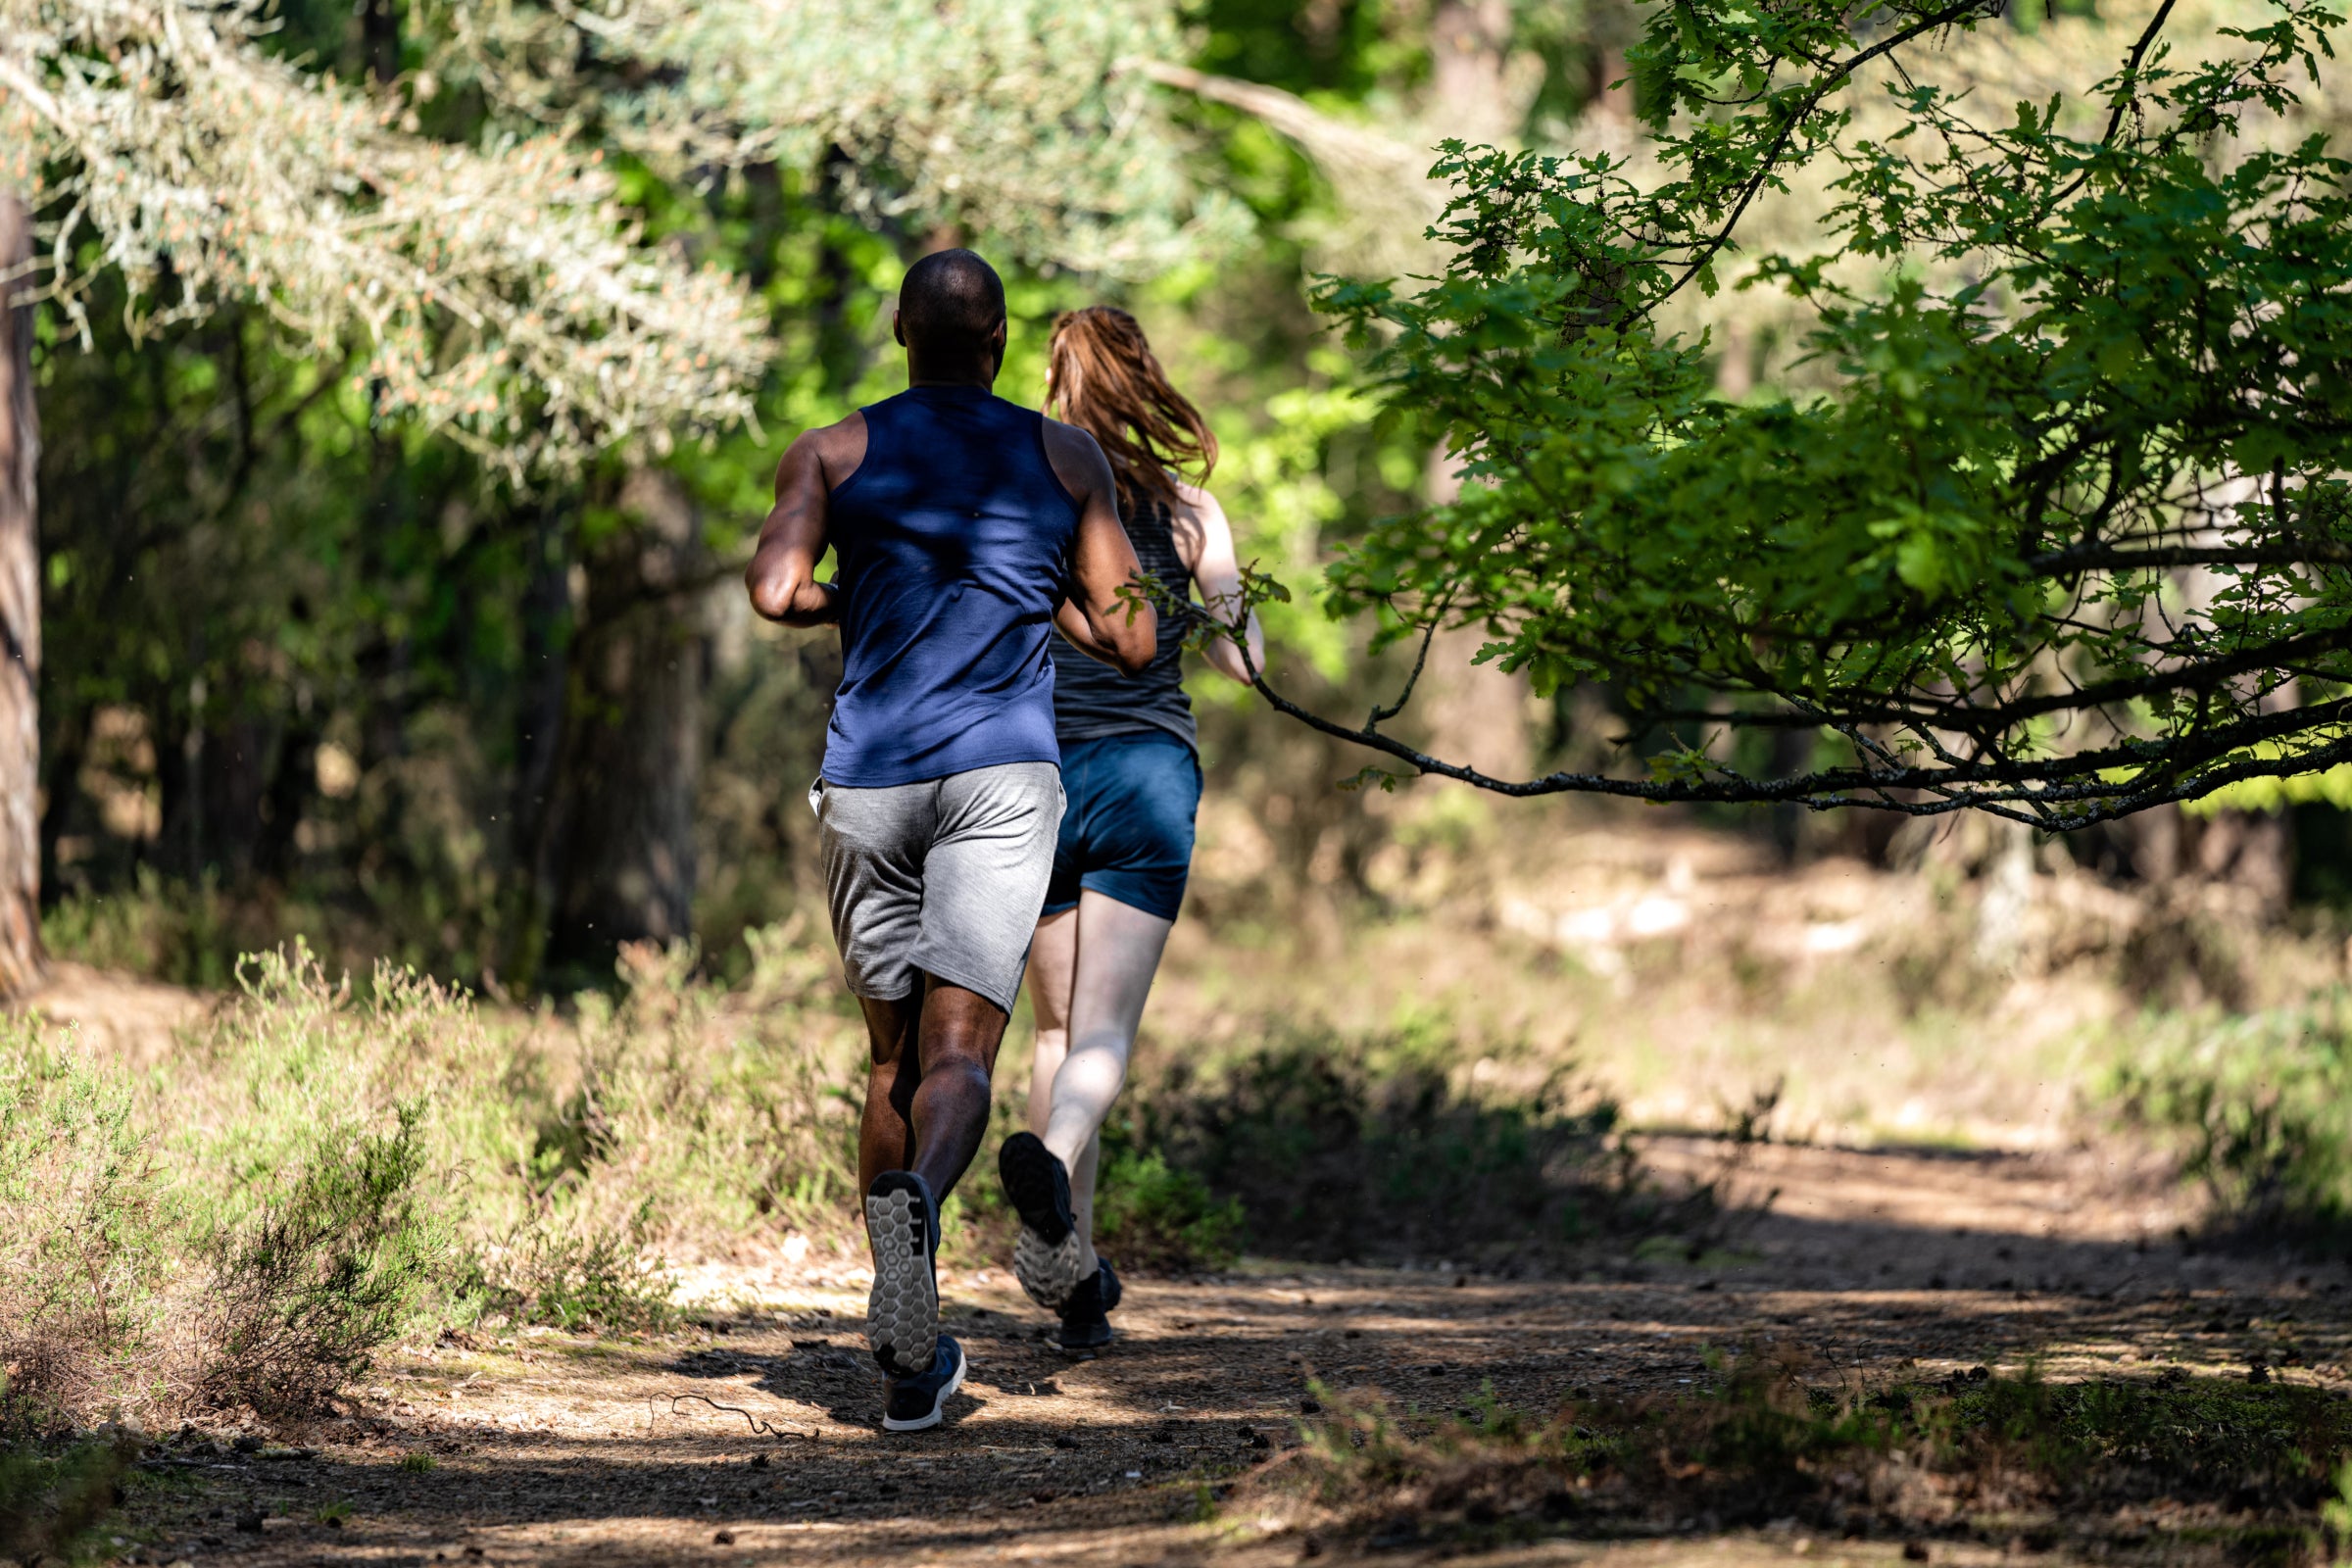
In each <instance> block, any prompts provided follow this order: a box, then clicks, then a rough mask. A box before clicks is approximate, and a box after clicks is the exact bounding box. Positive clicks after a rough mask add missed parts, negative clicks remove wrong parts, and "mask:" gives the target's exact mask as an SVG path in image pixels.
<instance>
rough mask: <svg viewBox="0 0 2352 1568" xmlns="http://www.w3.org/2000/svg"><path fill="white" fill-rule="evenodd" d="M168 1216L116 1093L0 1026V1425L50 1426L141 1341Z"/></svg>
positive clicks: (33, 1039) (58, 1053) (161, 1272)
mask: <svg viewBox="0 0 2352 1568" xmlns="http://www.w3.org/2000/svg"><path fill="white" fill-rule="evenodd" d="M167 1210H168V1204H167V1202H166V1199H165V1195H164V1190H163V1182H162V1178H161V1176H160V1174H159V1171H158V1167H157V1162H156V1159H155V1155H154V1151H153V1148H152V1144H151V1140H150V1139H149V1137H148V1136H147V1134H146V1133H145V1132H144V1131H142V1130H141V1129H140V1128H139V1127H138V1126H137V1125H136V1124H135V1121H134V1104H133V1097H132V1095H131V1094H130V1092H129V1091H128V1089H127V1088H125V1087H123V1086H122V1085H119V1084H112V1083H109V1082H107V1081H106V1080H105V1079H103V1078H102V1077H101V1076H100V1075H99V1074H98V1073H97V1072H96V1071H95V1070H93V1068H92V1067H91V1065H90V1064H89V1063H88V1062H87V1061H85V1060H84V1059H83V1058H82V1056H81V1055H80V1054H79V1053H78V1052H76V1051H74V1050H73V1042H72V1041H71V1040H70V1039H52V1038H50V1037H48V1036H47V1035H46V1034H45V1033H44V1032H43V1031H42V1029H41V1028H40V1026H39V1025H38V1024H37V1023H36V1022H33V1021H30V1020H25V1019H12V1020H9V1021H7V1022H6V1023H5V1024H4V1025H0V1367H4V1368H5V1369H6V1374H7V1375H6V1377H5V1381H4V1384H0V1431H14V1432H25V1431H39V1430H42V1429H44V1428H47V1427H49V1426H52V1425H55V1424H58V1423H59V1422H61V1421H62V1420H63V1419H64V1418H65V1417H66V1416H67V1415H68V1414H70V1413H71V1412H72V1411H73V1410H74V1409H76V1408H78V1407H79V1406H80V1405H81V1404H82V1403H84V1402H85V1401H86V1400H87V1399H88V1398H89V1397H90V1396H91V1395H92V1394H93V1393H94V1392H95V1391H96V1390H97V1389H98V1388H99V1387H100V1386H101V1385H103V1384H104V1383H106V1382H107V1381H108V1375H107V1373H106V1371H105V1370H104V1369H105V1368H106V1367H107V1366H109V1365H110V1364H114V1363H118V1362H120V1361H122V1360H123V1359H124V1358H126V1357H133V1356H136V1355H138V1354H140V1353H142V1352H143V1351H144V1350H145V1349H146V1348H147V1347H148V1345H149V1342H150V1339H151V1337H152V1331H153V1329H154V1327H155V1324H156V1320H157V1317H158V1314H159V1311H160V1305H159V1294H160V1292H161V1291H162V1289H163V1288H164V1286H165V1284H166V1282H167V1280H168V1278H169V1269H168V1267H166V1266H164V1264H165V1260H166V1236H165V1233H166V1231H167V1229H168V1212H167Z"/></svg>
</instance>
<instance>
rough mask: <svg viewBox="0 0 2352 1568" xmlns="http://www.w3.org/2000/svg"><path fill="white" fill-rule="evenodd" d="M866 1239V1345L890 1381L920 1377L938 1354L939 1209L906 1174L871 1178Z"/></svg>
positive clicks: (922, 1186)
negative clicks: (870, 1253) (870, 1284)
mask: <svg viewBox="0 0 2352 1568" xmlns="http://www.w3.org/2000/svg"><path fill="white" fill-rule="evenodd" d="M865 1234H866V1238H867V1240H869V1241H870V1242H871V1243H872V1244H873V1249H874V1291H873V1295H872V1296H871V1297H869V1298H868V1299H867V1300H866V1307H865V1343H866V1345H867V1346H868V1347H870V1348H872V1350H873V1352H874V1359H875V1360H876V1361H878V1362H880V1363H881V1366H882V1370H883V1372H884V1373H885V1374H887V1375H888V1376H890V1377H892V1378H909V1377H920V1376H922V1375H923V1374H924V1373H925V1372H927V1371H928V1370H929V1369H930V1367H931V1364H932V1361H933V1359H934V1357H935V1356H936V1355H937V1353H938V1350H939V1279H938V1275H937V1272H936V1259H937V1258H938V1255H939V1204H938V1202H937V1201H935V1200H934V1199H933V1198H932V1197H931V1189H930V1187H929V1186H928V1185H927V1184H926V1183H925V1182H924V1181H923V1179H922V1178H921V1177H920V1176H917V1175H916V1174H915V1173H914V1172H912V1171H910V1170H886V1171H884V1172H883V1173H882V1174H881V1175H879V1176H877V1177H875V1178H874V1185H873V1186H872V1187H871V1188H870V1189H868V1190H867V1192H866V1195H865ZM959 1375H960V1374H959Z"/></svg>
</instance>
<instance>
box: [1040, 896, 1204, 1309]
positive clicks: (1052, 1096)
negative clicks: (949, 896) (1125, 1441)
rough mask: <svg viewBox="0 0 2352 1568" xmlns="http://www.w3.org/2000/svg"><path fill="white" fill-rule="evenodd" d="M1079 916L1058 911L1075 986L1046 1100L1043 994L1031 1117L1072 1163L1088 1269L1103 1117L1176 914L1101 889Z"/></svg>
mask: <svg viewBox="0 0 2352 1568" xmlns="http://www.w3.org/2000/svg"><path fill="white" fill-rule="evenodd" d="M1075 915H1076V918H1075V919H1074V920H1073V919H1071V918H1070V916H1069V915H1057V916H1054V919H1055V920H1058V921H1066V922H1068V923H1069V924H1070V925H1072V926H1074V927H1075V930H1074V931H1073V932H1072V933H1071V935H1072V936H1073V937H1074V938H1075V940H1074V941H1073V942H1071V943H1070V949H1071V950H1074V951H1071V959H1072V961H1070V962H1069V965H1068V968H1067V969H1066V971H1063V972H1066V973H1067V975H1068V977H1069V978H1068V981H1067V983H1066V989H1062V988H1060V987H1058V986H1057V987H1056V990H1057V994H1058V997H1062V998H1067V1003H1066V1006H1065V1008H1063V1009H1061V1010H1059V1011H1058V1012H1057V1015H1056V1016H1055V1017H1054V1019H1053V1020H1052V1021H1053V1022H1054V1024H1056V1025H1057V1026H1058V1027H1057V1028H1056V1029H1055V1031H1054V1034H1055V1038H1054V1046H1053V1055H1054V1057H1055V1058H1057V1059H1056V1060H1055V1061H1054V1066H1053V1078H1052V1084H1051V1088H1050V1090H1049V1092H1048V1093H1047V1094H1046V1095H1045V1096H1043V1097H1042V1098H1043V1100H1044V1102H1045V1103H1044V1104H1043V1105H1042V1106H1041V1104H1040V1103H1039V1102H1040V1099H1041V1096H1040V1095H1039V1092H1038V1091H1039V1088H1040V1085H1041V1082H1042V1081H1043V1079H1044V1075H1045V1073H1046V1071H1047V1063H1048V1051H1047V1043H1046V1035H1047V1024H1048V1017H1047V1012H1046V1007H1045V1005H1044V1004H1043V1002H1042V1000H1039V1002H1038V1031H1037V1032H1038V1052H1037V1066H1036V1068H1035V1069H1034V1070H1033V1072H1032V1075H1031V1077H1030V1089H1029V1124H1030V1127H1031V1129H1032V1130H1034V1131H1035V1132H1036V1133H1037V1135H1038V1136H1039V1137H1041V1138H1043V1139H1044V1140H1045V1142H1046V1147H1047V1148H1048V1149H1050V1150H1052V1151H1053V1152H1054V1154H1055V1155H1056V1156H1058V1157H1059V1158H1060V1160H1061V1162H1062V1164H1063V1165H1064V1166H1066V1167H1067V1168H1068V1170H1069V1173H1070V1206H1071V1209H1072V1211H1073V1213H1074V1215H1075V1217H1076V1219H1077V1221H1078V1234H1079V1235H1081V1236H1083V1237H1085V1238H1086V1252H1085V1255H1084V1256H1083V1257H1082V1258H1081V1259H1080V1268H1081V1270H1082V1277H1083V1274H1087V1273H1092V1272H1093V1270H1094V1267H1095V1247H1094V1235H1095V1176H1096V1167H1097V1166H1098V1165H1099V1164H1100V1163H1101V1157H1102V1156H1101V1151H1102V1140H1101V1137H1100V1135H1101V1132H1102V1129H1103V1119H1104V1118H1105V1117H1107V1116H1108V1115H1109V1114H1110V1106H1111V1103H1112V1102H1113V1101H1115V1100H1116V1099H1117V1098H1118V1095H1119V1090H1120V1089H1121V1088H1122V1087H1123V1086H1124V1085H1125V1084H1126V1081H1127V1059H1128V1055H1129V1054H1130V1053H1131V1052H1132V1051H1133V1050H1134V1049H1135V1033H1136V1030H1137V1028H1138V1027H1139V1026H1140V1025H1141V1024H1142V1023H1143V1018H1144V1003H1145V1001H1146V1000H1147V999H1149V998H1150V996H1151V994H1152V976H1153V975H1154V974H1156V973H1157V972H1158V970H1159V957H1160V954H1161V952H1162V951H1163V950H1164V949H1165V948H1166V947H1167V942H1168V932H1169V930H1170V929H1171V928H1172V927H1173V926H1174V925H1175V922H1174V921H1172V920H1163V919H1161V918H1160V917H1159V916H1158V915H1155V914H1146V913H1145V912H1144V911H1143V910H1141V909H1138V908H1136V907H1134V906H1132V905H1126V904H1121V903H1120V902H1119V901H1118V900H1116V899H1112V898H1106V897H1104V896H1103V894H1100V893H1094V892H1082V893H1080V894H1079V895H1078V907H1077V909H1076V911H1075ZM1049 923H1051V922H1047V921H1041V922H1039V925H1038V944H1039V947H1043V946H1044V945H1046V943H1047V940H1048V938H1047V931H1046V927H1047V925H1048V924H1049ZM1063 940H1065V939H1063V938H1062V937H1061V934H1060V933H1059V932H1055V933H1054V946H1055V948H1056V952H1055V955H1054V958H1052V959H1049V960H1048V961H1049V966H1052V965H1053V964H1054V962H1056V961H1057V960H1059V958H1060V956H1061V951H1062V950H1061V948H1060V944H1061V942H1062V941H1063ZM1038 951H1039V948H1038V947H1033V948H1031V950H1030V958H1029V962H1030V966H1031V971H1032V973H1035V972H1036V968H1037V962H1038ZM1044 994H1045V993H1044V988H1040V989H1039V990H1038V991H1035V992H1033V993H1032V999H1033V1000H1038V999H1042V998H1043V996H1044ZM1041 1110H1042V1111H1043V1115H1042V1116H1041V1115H1040V1111H1041Z"/></svg>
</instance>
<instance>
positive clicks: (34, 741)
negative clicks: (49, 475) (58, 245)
mask: <svg viewBox="0 0 2352 1568" xmlns="http://www.w3.org/2000/svg"><path fill="white" fill-rule="evenodd" d="M31 262H32V215H31V214H30V213H28V212H26V211H25V204H24V203H22V202H20V201H18V200H17V199H16V198H15V197H13V196H0V275H5V276H7V277H11V278H16V277H21V276H23V275H24V274H25V272H26V271H28V270H29V269H30V267H31ZM40 451H41V432H40V419H39V416H38V414H37V413H36V412H35V410H34V408H33V401H32V307H31V306H30V305H5V304H0V646H4V647H5V650H6V653H7V656H8V658H7V662H6V667H5V668H4V669H0V997H20V996H23V995H24V994H25V992H27V991H29V990H30V989H31V988H32V986H33V985H34V984H35V982H37V981H38V980H39V979H40V976H41V808H40V797H41V723H40V715H41V709H40V673H41V579H40V534H39V532H38V530H37V528H36V526H35V519H36V512H35V508H34V502H35V498H36V496H35V487H34V475H35V474H36V473H37V471H38V464H39V461H40Z"/></svg>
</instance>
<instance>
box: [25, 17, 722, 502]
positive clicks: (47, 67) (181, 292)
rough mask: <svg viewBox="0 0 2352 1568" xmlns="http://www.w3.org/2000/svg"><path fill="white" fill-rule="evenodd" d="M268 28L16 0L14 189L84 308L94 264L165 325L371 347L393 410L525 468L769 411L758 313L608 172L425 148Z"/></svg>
mask: <svg viewBox="0 0 2352 1568" xmlns="http://www.w3.org/2000/svg"><path fill="white" fill-rule="evenodd" d="M267 26H268V18H267V8H266V6H264V5H263V4H260V3H258V0H222V3H220V4H213V5H203V4H182V3H180V0H0V87H4V88H5V89H6V94H5V100H4V101H0V185H6V186H13V187H15V188H17V189H19V190H22V191H25V192H27V193H29V194H30V196H31V198H32V200H33V201H34V202H35V204H36V205H37V207H38V208H39V209H40V210H41V211H42V212H43V213H45V214H49V215H53V216H54V222H53V223H52V225H51V228H50V232H49V236H48V246H47V251H48V255H47V259H46V264H45V268H44V275H43V279H42V281H43V282H44V283H45V286H46V289H47V291H48V293H49V294H50V296H51V297H52V298H54V299H56V300H57V301H59V302H60V303H61V304H62V305H63V306H64V307H65V308H66V310H67V311H68V313H69V314H72V313H73V312H74V311H75V310H76V309H77V308H78V300H79V299H80V297H81V293H82V290H83V289H84V287H85V286H86V284H87V283H88V281H89V279H90V277H91V276H92V275H93V272H92V269H93V264H95V267H96V268H100V269H103V268H115V269H120V270H122V271H123V272H124V273H125V274H127V276H128V277H129V279H130V281H131V283H132V285H133V287H134V288H135V289H137V290H138V291H140V294H141V308H142V309H143V310H145V311H146V312H148V313H149V314H150V315H151V316H152V317H154V318H156V319H172V318H174V317H184V316H191V315H196V314H200V313H202V312H204V311H206V310H208V309H210V308H212V307H213V306H214V305H216V304H218V303H220V302H221V301H223V300H227V299H232V298H252V299H255V300H258V301H260V302H261V303H262V304H264V305H265V306H266V307H267V308H268V309H269V310H270V312H271V313H272V314H273V315H274V316H275V317H276V318H277V319H278V320H279V321H281V322H282V323H283V324H284V326H285V327H286V329H287V330H288V332H289V333H290V334H291V335H292V336H293V337H294V338H295V339H296V340H297V341H298V342H300V343H303V344H305V345H307V346H309V347H311V348H313V349H316V350H318V351H319V352H320V353H322V354H326V355H328V356H329V357H330V358H334V359H340V358H341V356H342V350H343V348H344V346H345V345H346V344H349V343H352V342H354V341H356V342H357V343H358V344H360V345H361V346H362V349H363V353H362V356H361V360H362V363H361V364H360V365H359V366H358V367H357V373H358V375H359V377H360V378H361V379H362V380H364V381H365V382H366V383H367V384H368V385H369V386H370V387H371V388H372V389H373V395H374V398H375V402H376V407H377V408H378V409H379V410H380V411H382V412H383V413H385V414H399V415H407V416H410V417H414V418H415V419H416V420H417V422H418V423H420V424H421V425H423V426H424V427H426V428H428V429H434V430H440V431H444V432H447V433H448V434H450V435H452V436H455V437H457V438H459V439H461V440H463V441H465V442H466V443H467V444H469V445H471V446H473V447H475V448H476V449H478V450H480V451H482V452H484V453H486V454H488V455H490V456H491V457H493V458H494V459H495V460H496V461H498V462H500V463H501V464H503V465H505V466H509V467H511V468H520V467H522V466H527V465H529V464H531V463H533V462H535V461H541V460H547V461H554V462H558V463H561V462H563V461H565V460H568V459H572V458H576V457H577V456H578V455H580V454H581V453H582V452H583V451H584V450H586V449H587V448H589V447H591V446H594V445H598V444H602V443H605V442H610V441H614V440H628V439H631V438H637V439H640V440H642V441H643V442H644V443H645V444H646V445H648V446H649V447H650V448H652V449H653V450H655V451H661V450H663V449H665V448H666V445H667V443H668V442H669V440H670V439H671V433H672V431H673V430H674V429H676V428H678V427H681V426H682V427H685V428H689V429H692V428H706V429H708V428H715V427H718V426H722V425H727V424H731V423H734V422H736V421H738V420H740V419H742V418H743V417H746V416H747V415H748V413H749V412H750V407H751V405H750V398H749V388H750V387H751V385H752V384H753V383H754V382H755V381H756V380H757V378H758V376H759V374H760V369H761V368H762V366H763V364H764V361H765V355H766V347H765V344H764V342H763V340H762V337H761V333H760V324H759V320H758V318H757V316H756V314H755V312H754V307H753V305H752V302H751V301H750V300H749V299H748V298H747V297H746V296H745V295H744V293H743V292H742V290H741V289H740V287H739V286H738V285H737V284H736V283H735V282H734V281H733V280H732V279H730V278H728V277H726V276H725V275H724V274H722V273H719V272H716V271H714V270H705V269H697V268H694V267H690V266H688V265H686V264H685V263H683V262H682V261H680V260H679V259H678V258H676V257H675V256H672V255H669V254H667V253H665V252H662V251H660V250H656V249H651V248H648V247H646V246H644V245H642V244H639V243H638V242H637V236H636V235H635V233H634V232H633V230H632V227H631V224H630V222H629V221H628V218H627V215H626V214H625V212H624V210H623V209H622V208H621V207H620V205H619V204H618V203H617V202H616V201H615V199H614V196H615V192H614V186H613V180H612V178H611V177H610V176H609V175H608V174H607V173H606V172H604V171H602V170H601V169H600V168H599V167H597V164H596V161H595V159H594V158H593V156H589V155H584V154H583V152H582V150H581V149H580V148H579V147H578V146H577V145H575V144H574V143H572V142H570V141H569V140H567V139H565V138H563V137H560V136H556V135H540V136H533V137H527V138H520V139H510V140H500V141H497V142H493V143H490V144H487V145H484V146H482V147H479V148H466V147H457V146H451V145H448V144H445V143H440V142H434V141H430V140H426V139H423V138H421V137H419V136H417V135H414V134H411V133H410V132H409V131H408V130H406V129H404V128H403V126H402V124H401V120H402V117H403V115H404V113H405V111H404V109H403V107H402V106H401V105H400V104H399V103H398V102H396V101H391V100H387V101H383V102H378V101H376V100H373V99H371V98H369V97H368V96H366V95H364V94H362V93H359V92H357V91H354V90H351V89H349V88H346V87H342V86H338V85H337V84H336V83H335V82H333V81H332V80H329V79H324V78H321V77H319V76H317V75H314V74H311V73H306V72H304V71H302V70H300V69H298V68H296V67H294V66H291V65H288V64H286V63H285V62H283V61H280V60H277V59H274V58H272V57H271V56H270V55H268V54H266V53H264V52H263V51H262V49H261V48H260V47H259V46H258V40H259V38H260V36H261V34H262V32H263V31H264V29H265V28H266V27H267ZM44 179H55V180H58V181H61V183H59V184H56V185H44V183H43V181H44ZM167 272H168V277H167Z"/></svg>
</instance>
